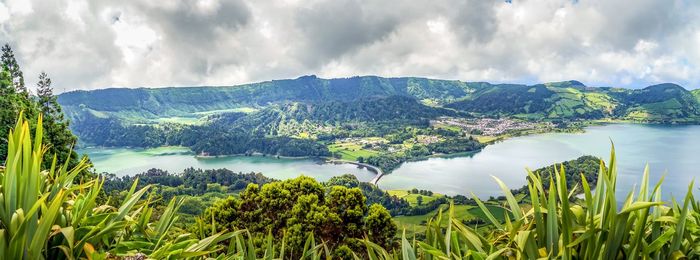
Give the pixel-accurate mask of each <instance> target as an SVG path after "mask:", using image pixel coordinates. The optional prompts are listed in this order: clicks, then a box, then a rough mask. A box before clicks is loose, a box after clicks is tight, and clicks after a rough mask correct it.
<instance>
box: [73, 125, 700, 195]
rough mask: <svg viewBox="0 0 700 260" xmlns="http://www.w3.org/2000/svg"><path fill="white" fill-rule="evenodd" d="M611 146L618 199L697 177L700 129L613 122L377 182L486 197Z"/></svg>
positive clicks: (126, 153)
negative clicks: (646, 182)
mask: <svg viewBox="0 0 700 260" xmlns="http://www.w3.org/2000/svg"><path fill="white" fill-rule="evenodd" d="M610 140H613V141H614V142H615V149H616V151H617V158H618V172H619V177H618V183H619V185H618V187H619V190H618V195H620V196H623V195H626V194H627V192H628V191H630V190H631V189H633V188H634V187H635V185H637V184H638V183H639V182H640V181H641V175H642V173H643V170H644V166H645V164H646V163H649V165H650V170H651V171H650V176H651V181H652V182H654V183H655V182H656V181H657V180H658V179H659V178H660V177H661V176H662V175H664V173H666V172H668V173H667V174H666V178H665V181H664V185H663V186H662V187H663V190H662V191H663V193H664V195H665V197H667V198H668V196H669V195H673V196H675V197H681V196H683V195H684V193H685V191H686V190H687V185H688V184H689V183H690V181H691V180H693V179H694V178H696V177H700V160H699V159H698V155H699V153H698V152H699V151H700V126H659V125H641V124H609V125H604V126H592V127H588V128H586V132H585V133H548V134H539V135H532V136H523V137H515V138H511V139H508V140H505V141H502V142H498V143H496V144H493V145H489V146H487V147H486V148H484V149H483V150H482V151H481V152H478V153H476V154H474V155H472V156H464V157H454V158H430V159H427V160H423V161H416V162H407V163H404V164H403V165H402V166H401V167H399V168H398V169H397V170H395V171H394V172H392V173H391V174H389V175H385V176H384V177H382V179H381V180H380V181H379V184H378V185H379V187H380V188H383V189H410V188H414V187H415V188H418V189H427V190H432V191H435V192H439V193H444V194H449V195H454V194H465V195H469V194H470V193H471V192H473V193H474V194H476V195H478V196H480V197H488V196H491V195H495V196H497V195H500V194H501V192H500V189H499V188H498V186H497V185H496V183H495V181H494V180H493V179H492V178H491V176H497V177H498V178H500V179H501V180H503V182H505V183H506V184H507V185H508V186H509V187H510V188H519V187H521V186H522V185H524V184H525V176H526V171H525V168H526V167H529V168H530V169H533V170H534V169H537V168H540V167H543V166H546V165H550V164H552V163H556V162H561V161H566V160H571V159H575V158H577V157H579V156H581V155H586V154H590V155H595V156H598V157H602V158H603V159H605V160H606V161H607V160H608V158H609V154H610ZM81 152H85V153H87V154H89V155H90V157H91V159H92V161H93V163H94V164H95V167H96V168H97V170H98V171H107V172H112V173H116V174H118V175H123V174H136V173H139V172H143V171H145V170H147V169H149V168H154V167H155V168H161V169H166V170H168V171H171V172H179V171H181V170H182V169H184V168H187V167H195V168H202V169H212V168H229V169H231V170H234V171H242V172H251V171H255V172H262V173H264V174H265V175H267V176H269V177H273V178H277V179H286V178H292V177H295V176H298V175H300V174H302V173H303V174H304V175H307V176H311V177H314V178H317V179H319V180H322V181H323V180H327V179H328V178H330V177H331V176H335V175H341V174H345V173H351V174H354V175H356V176H358V178H359V179H360V180H363V181H369V180H371V179H372V177H373V176H374V174H373V173H372V172H369V171H367V170H365V169H359V168H357V166H355V165H349V164H340V165H338V164H323V163H322V162H319V161H318V160H311V159H275V158H272V157H256V156H254V157H241V156H238V157H221V158H195V157H194V156H193V155H192V154H191V153H189V152H188V151H187V149H185V148H177V147H165V148H156V149H122V148H119V149H107V148H90V149H84V150H81Z"/></svg>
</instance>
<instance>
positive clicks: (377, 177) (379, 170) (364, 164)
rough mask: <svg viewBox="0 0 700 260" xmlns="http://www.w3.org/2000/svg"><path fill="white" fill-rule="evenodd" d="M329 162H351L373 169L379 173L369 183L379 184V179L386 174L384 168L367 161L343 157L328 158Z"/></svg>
mask: <svg viewBox="0 0 700 260" xmlns="http://www.w3.org/2000/svg"><path fill="white" fill-rule="evenodd" d="M328 162H330V163H349V164H354V165H358V166H362V167H366V168H368V169H370V171H373V172H374V173H376V174H377V175H376V176H374V178H373V179H372V180H371V181H370V182H369V183H372V184H374V185H377V182H379V179H381V178H382V176H383V175H384V172H382V169H379V167H377V166H374V165H370V164H366V163H361V162H354V161H348V160H341V159H328Z"/></svg>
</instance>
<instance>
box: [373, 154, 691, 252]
mask: <svg viewBox="0 0 700 260" xmlns="http://www.w3.org/2000/svg"><path fill="white" fill-rule="evenodd" d="M599 165H600V166H599V174H598V179H597V186H596V189H595V191H592V190H591V186H590V185H589V183H588V181H586V178H581V182H582V185H581V186H580V189H582V191H583V195H584V196H583V199H575V198H574V197H573V194H574V193H575V192H573V191H572V190H571V189H570V188H569V187H568V185H567V183H569V182H568V181H567V178H568V176H569V175H567V173H566V168H564V167H560V168H558V169H555V172H554V176H553V178H552V179H550V180H549V182H550V185H549V187H548V188H545V186H544V185H543V176H541V175H540V173H539V172H535V173H533V172H528V176H529V179H528V191H529V197H528V199H529V201H530V203H529V204H521V203H519V202H518V201H517V200H515V198H514V195H513V194H512V193H511V192H510V191H509V189H508V187H506V186H505V185H504V184H503V183H502V182H501V181H500V180H498V179H496V182H497V183H498V184H499V185H500V186H501V189H502V190H503V192H504V194H505V196H504V197H505V199H504V204H505V205H504V208H505V210H507V212H508V213H509V214H506V215H505V219H504V220H500V219H498V218H497V217H496V215H497V213H496V212H494V211H493V210H492V209H490V208H489V207H488V206H486V205H485V204H484V203H483V202H481V201H480V200H478V199H477V198H475V199H476V200H477V203H478V204H479V207H480V208H481V209H482V211H483V212H484V214H485V215H486V217H487V218H488V219H489V221H490V222H491V225H492V228H489V229H487V230H486V233H484V232H481V231H480V230H477V229H474V228H471V227H468V226H465V225H463V224H462V223H461V221H458V219H456V218H455V207H454V206H450V210H449V213H448V216H447V218H448V220H449V221H448V222H444V221H442V220H443V215H442V214H441V213H438V215H437V216H436V217H435V218H433V219H431V220H430V221H429V223H428V225H427V230H426V231H425V239H421V240H418V241H414V242H413V243H410V242H408V241H407V240H406V239H405V236H404V238H403V239H402V240H403V241H404V242H403V243H402V245H401V250H400V252H402V255H403V258H404V259H412V258H413V256H416V257H417V258H421V259H431V258H439V259H485V258H488V259H541V258H549V259H552V258H557V259H622V258H624V259H685V258H688V259H694V258H697V257H699V256H700V252H698V250H697V247H696V245H697V244H698V242H700V241H698V235H700V233H699V232H700V230H699V229H697V226H698V223H699V222H698V221H700V213H699V212H700V207H699V206H698V204H697V202H696V201H695V199H694V196H693V193H692V188H693V183H692V182H691V183H690V184H689V187H688V192H687V193H686V195H685V198H684V199H683V200H682V201H681V203H680V204H679V203H677V202H676V201H675V200H673V201H672V202H671V203H664V202H662V201H661V183H662V181H663V180H661V181H659V182H658V183H657V184H656V185H654V186H653V188H652V187H650V186H649V172H648V167H647V168H646V169H645V172H644V175H643V178H642V182H641V186H640V188H639V191H638V192H637V193H636V195H635V192H634V191H632V192H630V193H629V194H628V195H627V196H626V197H625V198H624V199H623V200H618V199H617V197H616V192H615V191H616V188H615V187H616V185H617V168H616V158H615V151H614V149H613V150H612V152H611V156H610V161H609V162H608V165H609V167H608V168H606V167H604V166H603V163H602V162H600V164H599ZM576 189H579V187H578V186H577V187H576ZM366 245H367V246H366V247H367V250H368V251H369V252H368V255H369V256H370V259H398V258H399V257H398V255H397V253H396V252H395V253H394V254H393V255H392V254H388V253H387V251H386V250H384V249H382V248H381V247H378V246H375V245H374V244H372V243H369V242H366Z"/></svg>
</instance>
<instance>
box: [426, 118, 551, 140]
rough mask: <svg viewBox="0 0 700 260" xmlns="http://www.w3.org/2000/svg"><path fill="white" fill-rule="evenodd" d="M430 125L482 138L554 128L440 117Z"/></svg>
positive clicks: (545, 124)
mask: <svg viewBox="0 0 700 260" xmlns="http://www.w3.org/2000/svg"><path fill="white" fill-rule="evenodd" d="M430 124H431V125H432V126H437V127H440V126H447V127H458V128H459V129H461V130H462V131H464V132H466V133H469V134H472V135H482V136H500V135H503V134H507V133H513V132H520V131H526V130H533V129H547V128H553V127H554V124H552V123H550V122H537V123H535V122H528V121H521V120H515V119H508V118H454V117H440V118H438V119H436V120H431V121H430Z"/></svg>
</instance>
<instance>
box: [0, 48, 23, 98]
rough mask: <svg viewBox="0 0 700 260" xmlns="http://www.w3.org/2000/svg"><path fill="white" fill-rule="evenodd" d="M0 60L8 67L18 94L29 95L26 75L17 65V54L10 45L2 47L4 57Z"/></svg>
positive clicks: (0, 57)
mask: <svg viewBox="0 0 700 260" xmlns="http://www.w3.org/2000/svg"><path fill="white" fill-rule="evenodd" d="M0 60H1V61H2V65H3V66H6V67H7V70H8V71H9V72H10V77H11V79H12V86H14V87H15V90H16V91H17V93H23V94H25V95H28V93H29V92H27V88H26V87H25V86H24V75H23V74H22V70H21V69H20V67H19V64H18V63H17V59H15V54H14V52H13V51H12V48H11V47H10V44H8V43H5V45H4V46H2V56H0Z"/></svg>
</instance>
